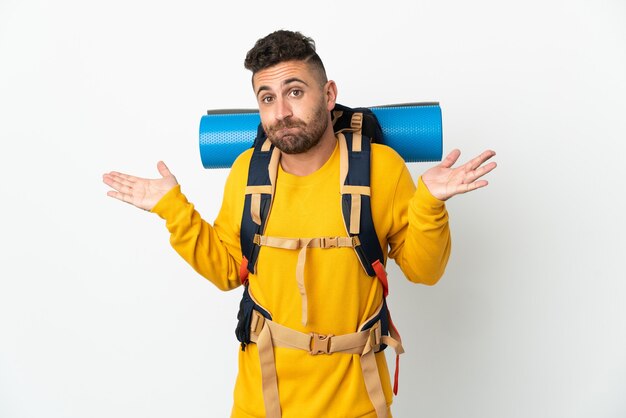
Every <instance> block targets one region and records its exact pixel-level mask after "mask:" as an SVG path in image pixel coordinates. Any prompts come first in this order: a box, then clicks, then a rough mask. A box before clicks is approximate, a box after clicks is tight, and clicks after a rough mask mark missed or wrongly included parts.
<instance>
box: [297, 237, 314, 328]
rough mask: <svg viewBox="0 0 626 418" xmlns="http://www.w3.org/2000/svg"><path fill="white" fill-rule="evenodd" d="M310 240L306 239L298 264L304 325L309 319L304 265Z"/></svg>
mask: <svg viewBox="0 0 626 418" xmlns="http://www.w3.org/2000/svg"><path fill="white" fill-rule="evenodd" d="M310 242H311V241H310V240H305V241H304V243H303V244H304V246H303V247H302V249H301V250H300V252H299V253H298V264H297V265H296V282H298V291H299V292H300V300H301V302H302V303H301V305H302V325H303V326H304V325H306V324H307V321H308V307H309V304H308V298H307V296H306V286H305V285H304V265H305V263H306V249H307V247H308V246H309V243H310Z"/></svg>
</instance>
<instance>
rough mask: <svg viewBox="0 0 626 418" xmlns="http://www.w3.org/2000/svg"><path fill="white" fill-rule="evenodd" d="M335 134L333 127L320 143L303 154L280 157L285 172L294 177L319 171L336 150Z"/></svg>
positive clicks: (326, 132) (327, 131)
mask: <svg viewBox="0 0 626 418" xmlns="http://www.w3.org/2000/svg"><path fill="white" fill-rule="evenodd" d="M336 141H337V138H335V133H334V132H333V129H332V125H330V124H329V128H328V129H326V131H325V132H324V135H323V136H322V139H321V140H320V142H319V143H318V144H317V145H316V146H314V147H313V148H311V149H310V150H308V151H307V152H303V153H301V154H285V153H282V154H281V156H280V165H281V166H282V168H283V170H284V171H285V172H287V173H289V174H293V175H294V176H308V175H309V174H312V173H314V172H316V171H317V170H319V169H320V168H321V167H322V166H323V165H324V163H326V161H328V159H329V158H330V156H331V155H332V153H333V151H334V150H335V143H336Z"/></svg>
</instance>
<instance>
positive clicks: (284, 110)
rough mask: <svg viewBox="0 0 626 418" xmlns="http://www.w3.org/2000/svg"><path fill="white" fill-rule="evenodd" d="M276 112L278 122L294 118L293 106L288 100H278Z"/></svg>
mask: <svg viewBox="0 0 626 418" xmlns="http://www.w3.org/2000/svg"><path fill="white" fill-rule="evenodd" d="M274 110H275V112H276V113H275V117H276V119H278V120H284V119H287V118H289V117H291V116H293V111H292V109H291V105H290V104H289V102H288V101H287V100H284V99H282V98H279V99H277V100H276V106H275V108H274Z"/></svg>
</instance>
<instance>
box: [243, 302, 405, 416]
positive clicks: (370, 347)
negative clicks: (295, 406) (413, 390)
mask: <svg viewBox="0 0 626 418" xmlns="http://www.w3.org/2000/svg"><path fill="white" fill-rule="evenodd" d="M253 314H254V315H255V319H253V321H252V326H251V329H250V340H251V341H252V342H256V344H257V346H258V351H259V359H260V362H261V376H262V382H263V399H264V402H265V408H266V411H265V412H266V416H267V417H268V418H279V417H280V399H279V396H278V385H277V381H276V365H275V361H274V353H273V347H286V348H292V349H299V350H304V351H307V352H309V353H310V354H311V355H316V354H320V353H323V354H333V353H344V354H360V362H361V371H362V373H363V379H364V381H365V387H366V389H367V393H368V396H369V398H370V401H371V402H372V405H374V409H375V410H376V415H377V417H378V418H387V401H386V399H385V394H384V392H383V388H382V383H381V381H380V375H379V373H378V365H377V363H376V356H375V350H376V348H377V347H378V346H380V344H386V345H388V346H389V347H392V348H393V349H394V350H395V351H396V355H400V354H402V353H403V352H404V349H403V348H402V343H401V342H400V341H397V340H396V339H395V338H393V337H392V336H386V335H383V336H381V324H380V322H377V323H376V324H374V326H372V327H371V328H369V329H367V330H363V331H359V332H354V333H351V334H344V335H319V334H316V333H310V334H305V333H302V332H299V331H296V330H293V329H291V328H288V327H285V326H283V325H280V324H278V323H276V322H273V321H271V320H269V319H267V318H264V317H263V316H262V315H261V314H260V313H258V312H256V311H254V312H253Z"/></svg>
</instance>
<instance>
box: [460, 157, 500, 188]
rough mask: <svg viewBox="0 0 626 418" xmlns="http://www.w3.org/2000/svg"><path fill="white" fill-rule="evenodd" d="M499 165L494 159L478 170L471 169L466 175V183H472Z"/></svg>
mask: <svg viewBox="0 0 626 418" xmlns="http://www.w3.org/2000/svg"><path fill="white" fill-rule="evenodd" d="M497 166H498V164H497V163H496V162H495V161H494V162H491V163H489V164H487V165H485V166H482V167H478V168H477V169H476V170H474V171H471V172H469V173H468V174H467V176H466V181H465V182H466V183H471V182H473V181H475V180H476V179H479V178H481V177H482V176H484V175H485V174H487V173H489V172H490V171H492V170H493V169H494V168H496V167H497Z"/></svg>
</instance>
